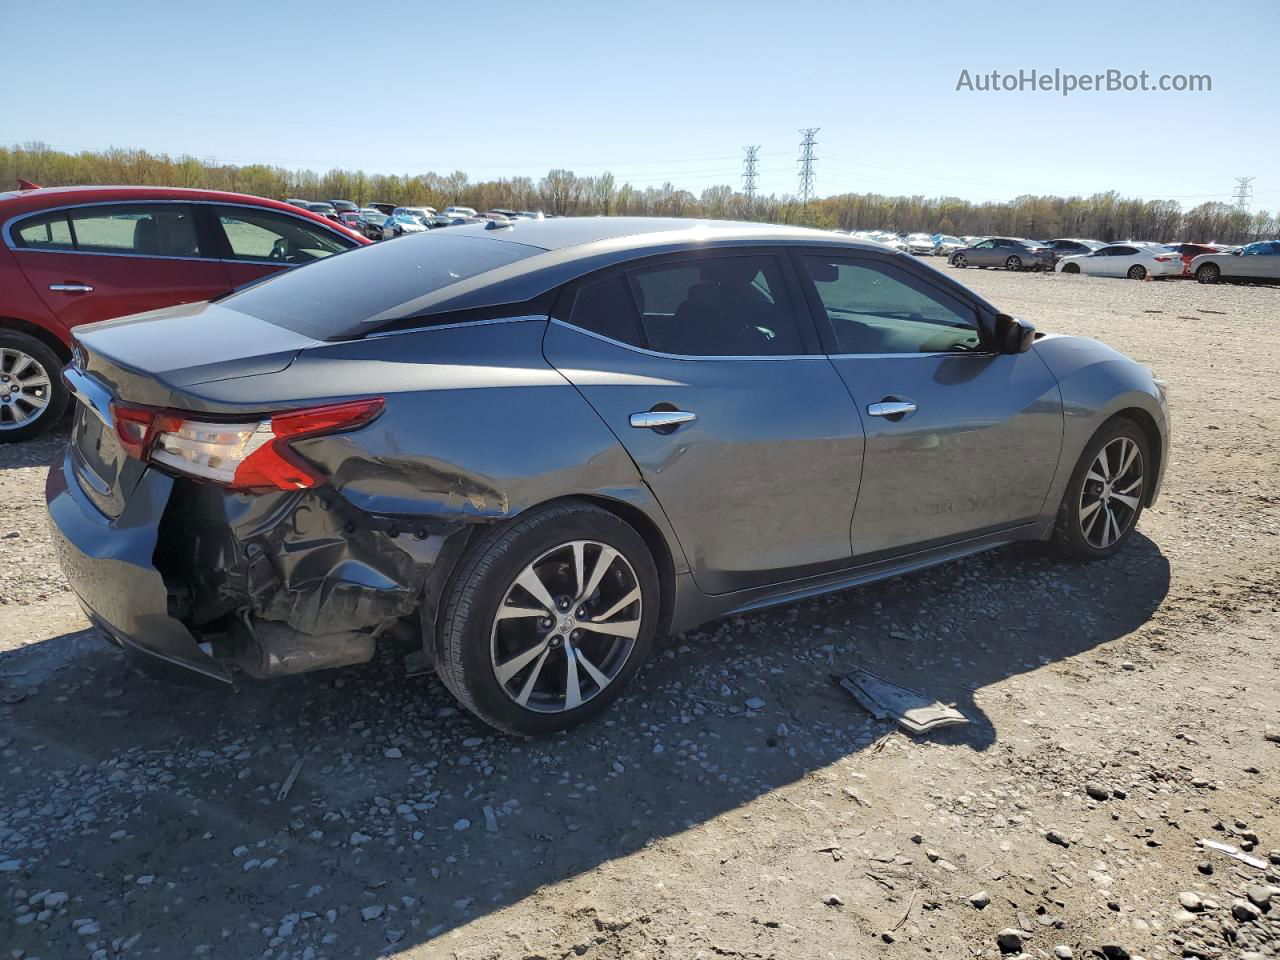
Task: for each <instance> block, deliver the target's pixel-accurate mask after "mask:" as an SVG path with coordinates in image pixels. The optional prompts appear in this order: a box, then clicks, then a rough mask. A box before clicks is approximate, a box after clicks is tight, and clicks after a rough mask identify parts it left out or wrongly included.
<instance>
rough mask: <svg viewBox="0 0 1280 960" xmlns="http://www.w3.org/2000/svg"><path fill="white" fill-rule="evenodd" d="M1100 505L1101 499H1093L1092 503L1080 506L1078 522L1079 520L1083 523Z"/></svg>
mask: <svg viewBox="0 0 1280 960" xmlns="http://www.w3.org/2000/svg"><path fill="white" fill-rule="evenodd" d="M1100 506H1102V501H1101V500H1095V501H1093V503H1091V504H1089V505H1088V506H1087V507H1081V508H1080V522H1081V523H1084V522H1085V521H1086V520H1088V519H1089V518H1090V517H1091V516H1093V514H1094V513H1095V512H1096V511H1097V509H1098V508H1099V507H1100Z"/></svg>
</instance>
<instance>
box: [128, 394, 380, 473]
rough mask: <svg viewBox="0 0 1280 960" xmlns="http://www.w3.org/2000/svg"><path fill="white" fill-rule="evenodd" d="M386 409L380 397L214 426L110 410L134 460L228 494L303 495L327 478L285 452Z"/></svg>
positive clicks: (173, 416) (362, 422)
mask: <svg viewBox="0 0 1280 960" xmlns="http://www.w3.org/2000/svg"><path fill="white" fill-rule="evenodd" d="M385 405H386V400H384V399H383V398H382V397H375V398H372V399H368V400H352V401H348V402H346V403H331V404H326V405H324V406H320V407H310V408H308V409H305V410H291V411H289V412H287V413H278V414H275V415H274V416H272V417H270V418H268V419H266V420H260V421H256V422H252V423H217V422H212V421H208V420H195V419H189V418H187V417H184V416H182V415H180V414H174V413H171V412H156V411H150V410H141V409H138V408H132V407H125V406H117V407H115V408H113V413H114V414H115V415H116V432H117V433H118V434H119V435H120V439H121V445H122V446H124V447H125V451H126V452H127V453H129V454H130V455H131V456H135V457H138V458H139V459H144V460H146V459H149V460H151V461H152V462H154V463H158V464H162V465H164V466H166V467H169V468H170V469H172V470H177V471H179V472H180V473H185V474H188V475H190V476H195V477H202V478H204V479H205V480H212V481H213V482H215V483H220V484H223V485H224V486H227V487H230V488H231V489H233V490H262V489H276V490H301V489H306V488H308V487H314V486H316V485H318V484H320V483H323V482H324V479H325V478H324V476H323V475H322V474H321V473H319V472H318V471H317V470H316V468H315V467H313V466H311V465H310V464H308V463H306V462H305V461H304V460H303V459H302V458H301V457H299V456H298V455H297V454H296V453H294V452H293V450H292V448H291V447H290V444H291V443H292V442H293V441H295V440H301V439H303V438H306V437H317V436H322V435H325V434H330V433H338V432H340V431H343V430H352V429H355V428H356V427H361V426H364V425H365V424H366V423H369V422H370V421H371V420H373V419H374V418H375V417H377V416H378V414H379V413H381V412H382V408H383V407H384V406H385Z"/></svg>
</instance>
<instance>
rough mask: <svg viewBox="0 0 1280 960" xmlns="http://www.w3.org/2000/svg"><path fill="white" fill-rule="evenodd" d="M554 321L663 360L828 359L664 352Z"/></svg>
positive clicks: (806, 355) (819, 357) (803, 355)
mask: <svg viewBox="0 0 1280 960" xmlns="http://www.w3.org/2000/svg"><path fill="white" fill-rule="evenodd" d="M551 322H552V323H558V324H559V325H560V326H562V327H567V328H568V329H570V330H572V331H574V332H575V333H581V334H583V335H584V336H588V337H591V338H593V339H595V340H600V341H603V342H604V343H608V344H612V345H613V346H615V347H622V348H623V349H624V350H630V351H631V352H632V353H639V354H643V355H644V356H648V357H658V358H659V359H662V360H826V359H827V355H826V354H824V353H794V354H768V355H766V356H753V355H750V354H748V355H746V356H731V355H723V356H721V355H717V356H698V355H695V354H683V353H663V352H662V351H660V350H650V349H648V348H647V347H637V346H636V345H635V344H631V343H623V342H622V341H621V340H614V339H613V338H612V337H606V336H605V335H604V334H602V333H596V332H595V331H594V330H586V329H584V328H582V327H579V326H576V325H575V324H572V323H569V322H568V321H567V320H561V319H559V318H557V317H552V318H551Z"/></svg>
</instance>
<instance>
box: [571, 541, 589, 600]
mask: <svg viewBox="0 0 1280 960" xmlns="http://www.w3.org/2000/svg"><path fill="white" fill-rule="evenodd" d="M586 554H587V544H586V541H584V540H576V541H574V544H573V588H574V589H575V590H577V591H578V597H579V598H580V599H582V597H583V594H582V586H583V583H582V581H583V578H584V577H586V563H587V556H586Z"/></svg>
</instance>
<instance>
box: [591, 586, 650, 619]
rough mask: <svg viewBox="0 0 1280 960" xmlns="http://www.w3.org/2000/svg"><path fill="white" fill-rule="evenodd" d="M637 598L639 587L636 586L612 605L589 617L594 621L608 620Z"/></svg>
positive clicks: (638, 596) (638, 597)
mask: <svg viewBox="0 0 1280 960" xmlns="http://www.w3.org/2000/svg"><path fill="white" fill-rule="evenodd" d="M639 599H640V588H639V587H636V588H635V589H634V590H632V591H631V592H630V593H628V594H627V595H626V596H625V597H623V598H622V599H621V600H619V601H618V602H617V603H615V604H614V605H613V606H612V607H610V608H609V609H608V610H606V611H605V612H604V613H601V614H598V615H597V616H594V617H592V618H591V619H592V620H594V621H602V620H610V619H612V618H613V617H616V616H617V615H618V614H620V613H621V612H622V611H623V610H625V609H627V607H629V606H631V604H633V603H635V602H636V601H637V600H639Z"/></svg>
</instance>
